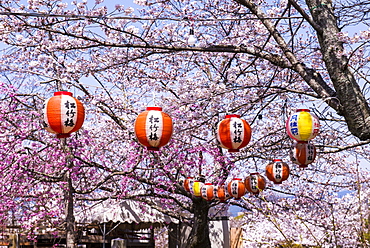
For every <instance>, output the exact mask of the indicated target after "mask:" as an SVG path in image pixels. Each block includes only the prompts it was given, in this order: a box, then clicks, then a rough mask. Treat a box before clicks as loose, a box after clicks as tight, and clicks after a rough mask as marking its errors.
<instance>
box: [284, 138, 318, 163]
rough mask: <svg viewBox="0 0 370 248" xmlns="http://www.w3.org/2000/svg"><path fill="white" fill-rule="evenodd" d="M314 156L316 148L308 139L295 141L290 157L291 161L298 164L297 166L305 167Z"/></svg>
mask: <svg viewBox="0 0 370 248" xmlns="http://www.w3.org/2000/svg"><path fill="white" fill-rule="evenodd" d="M315 158H316V148H315V146H314V145H313V144H311V143H309V142H308V141H298V142H295V144H294V145H293V148H292V150H291V153H290V159H291V161H292V162H293V163H295V164H297V165H299V168H306V167H307V166H308V165H309V164H311V163H312V162H313V161H314V160H315Z"/></svg>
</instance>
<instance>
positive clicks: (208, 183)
mask: <svg viewBox="0 0 370 248" xmlns="http://www.w3.org/2000/svg"><path fill="white" fill-rule="evenodd" d="M204 185H212V183H205V184H204Z"/></svg>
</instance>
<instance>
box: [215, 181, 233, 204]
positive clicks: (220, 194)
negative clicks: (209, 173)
mask: <svg viewBox="0 0 370 248" xmlns="http://www.w3.org/2000/svg"><path fill="white" fill-rule="evenodd" d="M213 190H214V196H215V199H216V200H219V201H220V202H225V201H226V200H227V199H229V198H230V197H231V196H230V194H229V192H228V190H227V187H226V186H225V185H220V186H217V187H214V188H213Z"/></svg>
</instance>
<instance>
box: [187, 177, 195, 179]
mask: <svg viewBox="0 0 370 248" xmlns="http://www.w3.org/2000/svg"><path fill="white" fill-rule="evenodd" d="M193 178H194V177H186V179H193Z"/></svg>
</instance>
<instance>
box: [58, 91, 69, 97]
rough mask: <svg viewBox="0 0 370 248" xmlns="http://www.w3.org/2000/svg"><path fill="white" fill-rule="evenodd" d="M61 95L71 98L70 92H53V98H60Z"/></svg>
mask: <svg viewBox="0 0 370 248" xmlns="http://www.w3.org/2000/svg"><path fill="white" fill-rule="evenodd" d="M61 95H64V96H73V94H72V92H68V91H57V92H54V96H61Z"/></svg>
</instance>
